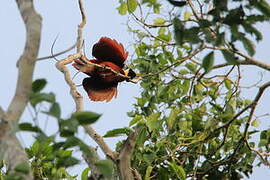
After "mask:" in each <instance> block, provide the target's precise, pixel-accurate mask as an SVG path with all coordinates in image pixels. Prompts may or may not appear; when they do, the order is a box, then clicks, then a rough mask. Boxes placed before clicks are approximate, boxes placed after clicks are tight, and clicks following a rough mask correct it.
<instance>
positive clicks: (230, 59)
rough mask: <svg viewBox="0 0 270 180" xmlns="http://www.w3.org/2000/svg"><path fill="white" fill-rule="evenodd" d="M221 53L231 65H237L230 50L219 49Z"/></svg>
mask: <svg viewBox="0 0 270 180" xmlns="http://www.w3.org/2000/svg"><path fill="white" fill-rule="evenodd" d="M221 52H222V55H223V56H224V58H225V60H226V61H227V63H228V64H232V65H238V64H239V63H238V62H237V61H236V57H235V56H234V54H233V53H232V52H230V51H227V50H221Z"/></svg>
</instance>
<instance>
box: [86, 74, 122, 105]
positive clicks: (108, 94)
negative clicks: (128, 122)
mask: <svg viewBox="0 0 270 180" xmlns="http://www.w3.org/2000/svg"><path fill="white" fill-rule="evenodd" d="M117 85H118V83H117V82H114V83H107V82H106V83H105V82H103V81H101V80H100V79H98V78H95V77H88V78H85V79H84V80H83V88H84V89H85V91H86V92H87V94H88V97H89V98H90V99H91V100H92V101H106V102H108V101H111V100H112V98H114V97H116V96H117Z"/></svg>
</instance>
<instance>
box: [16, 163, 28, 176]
mask: <svg viewBox="0 0 270 180" xmlns="http://www.w3.org/2000/svg"><path fill="white" fill-rule="evenodd" d="M15 171H17V172H21V173H24V174H28V173H29V171H30V167H29V164H28V163H27V162H24V163H20V164H18V165H17V166H16V167H15Z"/></svg>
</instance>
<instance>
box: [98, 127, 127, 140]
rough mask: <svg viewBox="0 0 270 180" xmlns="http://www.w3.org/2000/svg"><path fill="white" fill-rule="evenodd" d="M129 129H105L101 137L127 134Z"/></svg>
mask: <svg viewBox="0 0 270 180" xmlns="http://www.w3.org/2000/svg"><path fill="white" fill-rule="evenodd" d="M130 131H131V129H130V128H118V129H113V130H110V131H107V132H106V134H105V135H104V136H103V137H106V138H107V137H116V136H121V135H129V133H130Z"/></svg>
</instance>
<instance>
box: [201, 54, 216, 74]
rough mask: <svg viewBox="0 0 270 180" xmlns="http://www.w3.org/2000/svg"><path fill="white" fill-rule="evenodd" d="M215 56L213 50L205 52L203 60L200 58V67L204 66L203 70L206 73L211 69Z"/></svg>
mask: <svg viewBox="0 0 270 180" xmlns="http://www.w3.org/2000/svg"><path fill="white" fill-rule="evenodd" d="M214 61H215V57H214V51H212V52H210V53H209V54H207V55H206V56H205V57H204V58H203V60H202V67H203V68H204V70H205V72H206V73H208V72H210V71H211V69H212V67H213V65H214Z"/></svg>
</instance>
